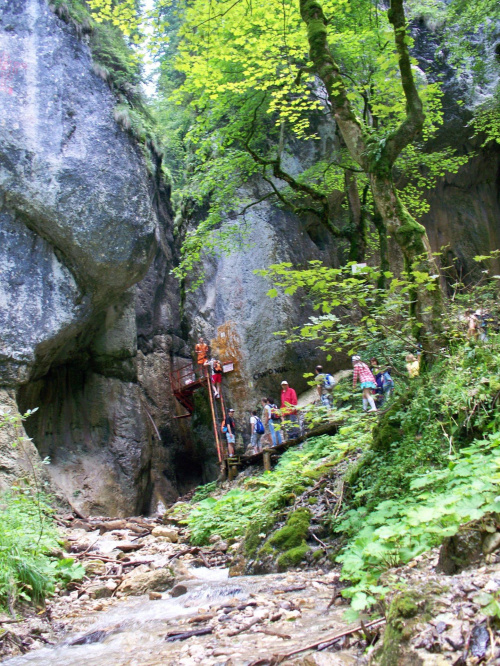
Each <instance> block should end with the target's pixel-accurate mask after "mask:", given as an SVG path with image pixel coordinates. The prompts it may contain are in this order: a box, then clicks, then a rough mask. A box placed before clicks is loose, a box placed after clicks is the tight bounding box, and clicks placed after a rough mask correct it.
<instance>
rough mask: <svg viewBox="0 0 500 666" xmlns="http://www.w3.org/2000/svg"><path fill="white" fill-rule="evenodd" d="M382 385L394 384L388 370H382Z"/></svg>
mask: <svg viewBox="0 0 500 666" xmlns="http://www.w3.org/2000/svg"><path fill="white" fill-rule="evenodd" d="M382 378H383V382H384V386H391V387H393V386H394V379H393V378H392V377H391V375H390V374H389V373H388V372H384V374H383V375H382Z"/></svg>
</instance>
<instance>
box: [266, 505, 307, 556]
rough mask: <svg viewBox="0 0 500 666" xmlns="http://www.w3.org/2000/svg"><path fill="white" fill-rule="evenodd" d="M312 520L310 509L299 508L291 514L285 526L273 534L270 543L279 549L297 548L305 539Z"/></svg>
mask: <svg viewBox="0 0 500 666" xmlns="http://www.w3.org/2000/svg"><path fill="white" fill-rule="evenodd" d="M310 522H311V513H310V512H309V510H308V509H298V510H297V511H295V512H294V513H292V514H291V516H290V517H289V518H288V520H287V521H286V524H285V526H284V527H282V528H281V529H280V530H278V531H277V532H275V533H274V534H273V535H272V537H271V538H270V539H269V543H270V544H271V546H273V547H274V548H275V549H276V550H279V551H288V550H290V549H291V548H297V547H298V546H300V545H301V544H302V542H303V541H304V540H305V538H306V536H307V531H308V529H309V524H310Z"/></svg>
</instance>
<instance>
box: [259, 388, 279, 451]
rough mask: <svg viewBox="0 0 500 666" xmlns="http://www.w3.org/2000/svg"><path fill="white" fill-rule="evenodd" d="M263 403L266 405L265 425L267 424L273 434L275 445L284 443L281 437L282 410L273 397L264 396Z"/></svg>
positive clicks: (264, 412) (264, 413)
mask: <svg viewBox="0 0 500 666" xmlns="http://www.w3.org/2000/svg"><path fill="white" fill-rule="evenodd" d="M262 405H263V407H264V411H263V417H264V425H266V426H267V428H268V430H269V433H270V434H271V439H272V441H273V446H277V445H278V444H282V443H283V440H282V438H281V412H280V410H279V409H278V407H277V406H276V405H275V404H274V402H273V401H272V400H271V398H262Z"/></svg>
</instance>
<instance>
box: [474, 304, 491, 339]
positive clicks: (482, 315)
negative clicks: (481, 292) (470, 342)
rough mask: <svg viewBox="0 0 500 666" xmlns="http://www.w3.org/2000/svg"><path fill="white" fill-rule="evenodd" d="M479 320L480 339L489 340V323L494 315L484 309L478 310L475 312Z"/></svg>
mask: <svg viewBox="0 0 500 666" xmlns="http://www.w3.org/2000/svg"><path fill="white" fill-rule="evenodd" d="M474 314H475V315H476V317H477V321H478V332H479V339H480V340H481V342H488V324H490V323H491V322H492V319H493V318H492V316H491V314H490V313H489V312H485V311H484V310H476V312H475V313H474Z"/></svg>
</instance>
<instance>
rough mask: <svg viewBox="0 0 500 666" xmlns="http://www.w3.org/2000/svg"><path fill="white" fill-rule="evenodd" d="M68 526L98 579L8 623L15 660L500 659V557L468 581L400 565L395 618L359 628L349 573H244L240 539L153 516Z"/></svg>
mask: <svg viewBox="0 0 500 666" xmlns="http://www.w3.org/2000/svg"><path fill="white" fill-rule="evenodd" d="M59 522H60V523H61V525H62V529H63V531H64V532H65V536H66V539H67V541H66V547H67V550H68V551H69V553H70V554H71V555H72V556H73V557H75V558H76V559H77V560H79V561H80V562H81V563H82V564H83V565H84V567H85V569H86V576H85V578H84V579H83V581H79V582H75V583H72V584H70V586H69V589H65V590H58V591H57V594H56V596H55V597H53V598H52V599H51V600H49V601H48V602H47V605H46V608H45V609H44V610H43V611H41V612H39V613H34V612H33V613H32V614H31V615H28V616H27V617H25V619H24V620H22V621H13V619H12V618H11V617H7V616H3V617H0V623H1V627H2V632H3V633H2V635H1V636H0V646H1V649H2V655H3V657H4V662H3V663H6V664H9V666H25V665H28V664H33V665H36V666H45V665H46V664H50V665H51V666H67V665H68V664H71V665H72V666H93V665H96V666H97V664H99V666H102V665H106V666H159V665H160V664H161V665H162V666H170V665H171V666H174V665H175V666H177V665H179V666H195V665H198V664H203V665H205V664H206V665H207V666H271V664H278V663H280V664H289V665H292V664H294V665H296V666H349V665H350V664H381V665H382V666H390V665H391V664H394V665H398V666H405V665H408V666H410V665H413V664H418V665H419V666H439V665H444V664H455V665H456V666H465V665H467V664H479V663H483V662H484V663H485V662H488V663H492V664H498V663H500V651H499V650H498V648H497V646H496V643H497V642H498V638H499V634H498V631H497V630H496V625H495V622H494V620H493V619H492V618H491V617H490V616H489V615H488V609H487V607H486V603H487V602H488V603H490V602H491V601H492V600H493V599H495V598H496V596H497V595H498V594H499V593H500V562H497V561H496V560H497V557H498V556H497V555H496V554H495V553H491V554H490V555H488V556H487V558H486V560H484V559H483V560H482V561H480V562H477V561H476V562H475V563H474V565H473V566H470V567H469V568H466V569H464V570H463V571H460V572H456V573H455V574H454V575H446V574H444V573H442V572H441V573H440V572H439V569H440V567H441V568H442V559H443V558H442V557H441V562H440V558H439V554H438V551H433V552H431V553H428V554H427V555H423V556H420V557H419V558H417V559H416V560H414V561H413V562H411V563H410V564H409V565H408V566H406V567H404V568H400V569H394V570H391V571H390V572H389V573H388V574H387V578H386V579H385V580H384V584H386V585H388V586H390V587H392V588H393V590H394V592H393V593H392V594H391V595H389V597H388V598H387V600H386V603H385V606H384V607H381V609H380V610H382V613H380V612H379V613H378V614H375V615H373V616H372V617H371V618H368V617H366V618H364V622H361V621H357V622H355V623H353V624H349V623H347V622H346V620H345V618H344V612H345V610H346V609H347V608H348V605H347V602H346V601H345V600H344V599H343V598H342V596H341V594H340V591H341V588H342V583H341V582H340V580H339V571H338V570H335V569H333V570H330V571H325V570H324V569H307V570H299V569H297V570H293V571H288V572H286V573H280V574H267V575H257V576H231V575H230V573H231V569H230V566H229V565H230V563H231V562H232V561H234V560H235V559H237V557H235V556H237V553H238V550H239V549H240V544H239V543H238V542H237V541H235V542H234V543H232V544H231V545H228V543H226V542H224V541H223V540H222V539H220V538H218V537H216V536H214V537H213V539H212V543H211V544H210V545H208V546H204V547H193V546H192V545H190V544H189V542H188V536H189V534H188V533H187V531H186V530H185V529H183V528H182V527H181V526H179V525H175V524H169V525H165V524H163V523H162V522H161V521H160V520H155V519H148V518H130V519H126V520H124V519H123V520H111V519H103V518H100V519H97V518H96V519H92V520H87V521H85V520H80V519H74V518H73V517H72V516H66V517H65V518H64V519H63V520H60V521H59ZM62 555H64V553H61V556H62Z"/></svg>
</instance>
